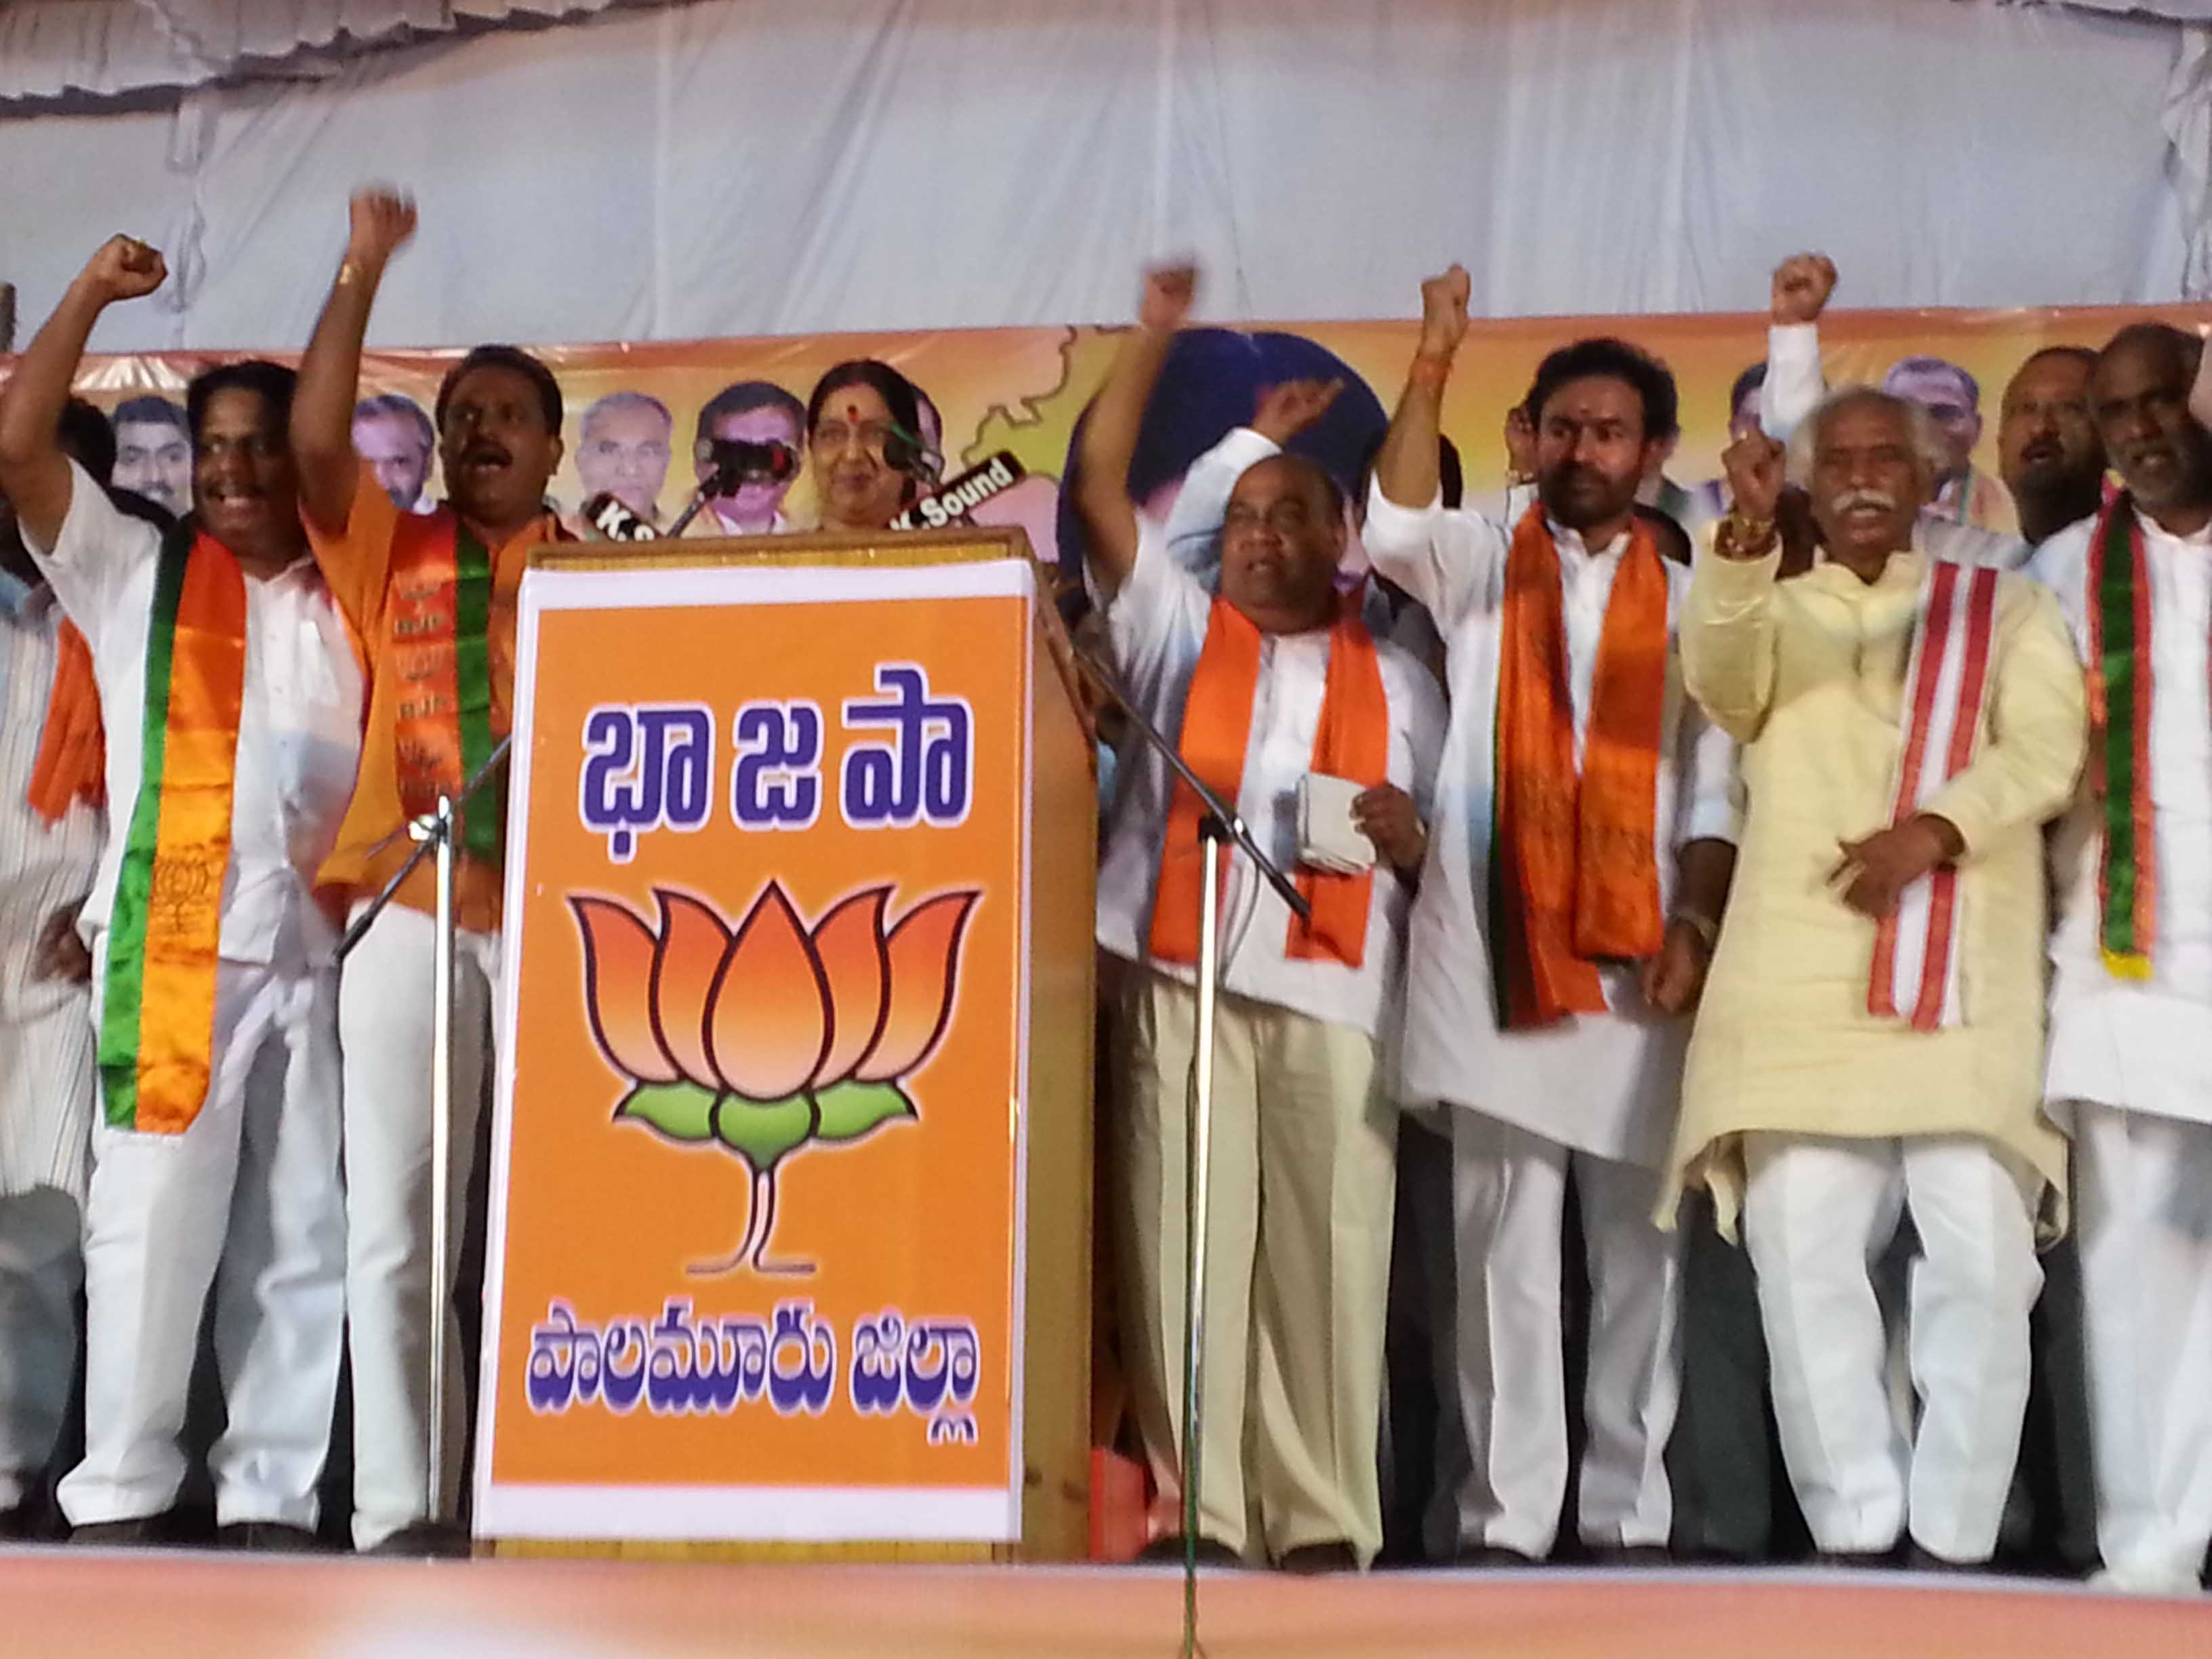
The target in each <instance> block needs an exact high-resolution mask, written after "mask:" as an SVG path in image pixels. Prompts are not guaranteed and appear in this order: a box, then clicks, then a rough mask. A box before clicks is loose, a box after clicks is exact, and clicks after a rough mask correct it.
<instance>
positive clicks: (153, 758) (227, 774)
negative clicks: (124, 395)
mask: <svg viewBox="0 0 2212 1659" xmlns="http://www.w3.org/2000/svg"><path fill="white" fill-rule="evenodd" d="M245 687H246V577H245V574H244V573H243V572H242V571H240V568H239V566H238V560H237V558H236V556H234V555H233V554H232V552H231V550H229V549H228V548H227V547H225V546H224V545H223V544H222V543H221V542H219V541H217V540H216V539H215V538H214V537H212V536H206V535H199V536H195V535H194V533H193V531H192V524H191V520H189V519H187V520H185V521H184V522H183V523H182V524H181V525H179V526H178V527H177V528H176V529H175V530H173V531H172V532H170V533H169V535H168V537H167V538H165V539H164V541H163V543H162V545H161V562H160V564H159V565H158V566H157V567H156V568H155V581H154V610H153V616H152V617H151V618H150V620H149V623H148V627H147V638H146V706H145V712H144V715H143V723H142V729H141V738H140V741H141V744H142V747H141V750H140V755H141V762H140V767H141V775H140V782H139V786H138V799H137V800H136V801H134V802H133V803H132V804H131V817H130V821H129V824H128V828H127V830H126V833H125V842H124V849H123V862H122V866H121V867H120V869H119V871H118V873H117V877H116V883H115V907H114V910H113V913H112V915H111V916H110V918H109V921H108V929H107V981H106V986H105V987H103V989H102V994H101V1002H100V1042H99V1063H100V1087H101V1092H102V1094H103V1096H104V1097H105V1099H104V1104H105V1107H106V1115H107V1121H108V1123H109V1125H110V1126H111V1127H114V1128H118V1129H131V1130H137V1131H138V1132H140V1133H157V1134H177V1133H182V1132H183V1131H185V1130H186V1129H188V1128H190V1127H191V1126H192V1122H193V1120H194V1119H196V1118H197V1117H198V1115H199V1111H200V1108H201V1107H202V1106H203V1105H204V1104H205V1103H206V1100H207V1091H208V1080H209V1078H210V1074H211V1066H212V1056H213V1052H214V1046H215V1006H216V966H217V957H218V953H219V951H220V950H221V946H222V890H223V883H224V878H225V877H226V876H227V874H228V872H229V868H230V827H231V795H232V791H233V787H234V783H235V781H236V779H237V772H238V727H239V719H240V713H241V711H242V708H243V705H244V698H245ZM118 805H119V803H118Z"/></svg>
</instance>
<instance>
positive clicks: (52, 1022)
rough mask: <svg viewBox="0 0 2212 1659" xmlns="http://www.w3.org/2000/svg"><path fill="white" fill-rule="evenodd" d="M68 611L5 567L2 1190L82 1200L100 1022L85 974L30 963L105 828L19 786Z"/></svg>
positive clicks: (1, 604)
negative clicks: (80, 977) (43, 807)
mask: <svg viewBox="0 0 2212 1659" xmlns="http://www.w3.org/2000/svg"><path fill="white" fill-rule="evenodd" d="M60 621H61V612H60V609H59V607H58V606H57V605H55V604H54V599H53V594H52V591H51V590H49V589H47V588H44V587H40V588H38V589H35V590H27V589H25V588H24V587H23V586H22V585H21V583H20V582H18V581H16V580H15V578H14V577H12V576H8V575H4V574H0V1198H6V1197H13V1196H15V1195H18V1194H24V1193H27V1192H30V1191H31V1190H33V1188H39V1187H52V1188H57V1189H58V1190H59V1191H61V1192H64V1193H66V1194H69V1195H70V1197H71V1198H73V1199H76V1200H78V1201H79V1202H82V1200H83V1198H84V1179H85V1158H86V1154H87V1152H88V1149H89V1148H90V1146H91V1145H92V1103H93V1074H92V1053H93V1034H92V1024H91V1021H90V1020H89V1019H88V1018H87V1015H86V1006H87V999H88V996H89V992H88V990H87V988H86V987H84V986H82V985H76V984H69V983H65V982H63V981H55V980H50V979H41V978H39V977H37V976H36V975H35V974H34V972H33V957H35V955H36V953H37V951H38V947H39V939H40V934H41V933H43V931H44V930H45V927H46V921H47V919H48V918H49V917H51V916H52V915H53V914H54V912H55V911H56V910H58V909H59V908H61V907H62V906H64V905H65V904H70V903H73V902H76V901H78V900H80V899H82V898H83V897H84V896H85V894H86V893H87V891H88V890H90V888H91V886H92V874H93V868H94V865H95V864H96V863H97V862H98V860H99V858H100V842H101V840H102V838H103V837H104V836H105V834H106V828H105V823H104V821H103V817H102V815H101V814H100V812H99V811H97V810H96V809H94V808H93V807H90V806H87V805H83V804H82V802H79V803H76V804H74V805H71V806H70V809H69V811H67V812H65V813H64V814H63V815H62V817H61V821H60V822H59V823H54V824H52V825H49V824H48V823H46V820H45V819H44V818H42V817H40V816H39V815H38V814H37V813H36V812H33V811H32V810H31V808H30V804H29V802H28V801H27V800H26V799H25V798H24V792H25V790H26V789H27V787H28V786H29V783H30V777H31V769H32V766H33V763H35V762H36V761H37V759H38V754H39V748H40V741H41V739H42V738H43V736H44V734H45V732H46V702H47V698H48V696H49V695H50V694H51V692H52V687H53V683H54V660H55V642H54V635H55V630H56V629H57V628H58V626H59V624H60Z"/></svg>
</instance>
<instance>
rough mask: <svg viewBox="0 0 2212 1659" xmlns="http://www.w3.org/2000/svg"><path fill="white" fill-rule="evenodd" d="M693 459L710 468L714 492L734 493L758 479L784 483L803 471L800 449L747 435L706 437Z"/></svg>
mask: <svg viewBox="0 0 2212 1659" xmlns="http://www.w3.org/2000/svg"><path fill="white" fill-rule="evenodd" d="M691 458H692V459H693V460H695V461H696V462H697V463H698V464H699V465H701V466H703V467H705V468H706V469H707V483H708V491H707V493H708V495H735V494H736V493H737V489H738V485H740V484H743V483H748V482H750V481H751V480H754V479H763V480H765V481H766V482H768V483H783V482H784V481H785V480H786V479H787V478H791V477H795V476H796V475H797V473H798V471H799V452H798V451H797V450H796V449H793V447H791V446H790V445H789V444H787V443H784V442H781V441H779V440H776V439H773V438H772V439H770V440H769V441H768V442H766V443H764V444H763V443H754V442H752V441H750V440H748V439H744V438H702V439H700V440H699V441H698V442H697V443H696V445H694V446H693V447H692V451H691Z"/></svg>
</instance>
